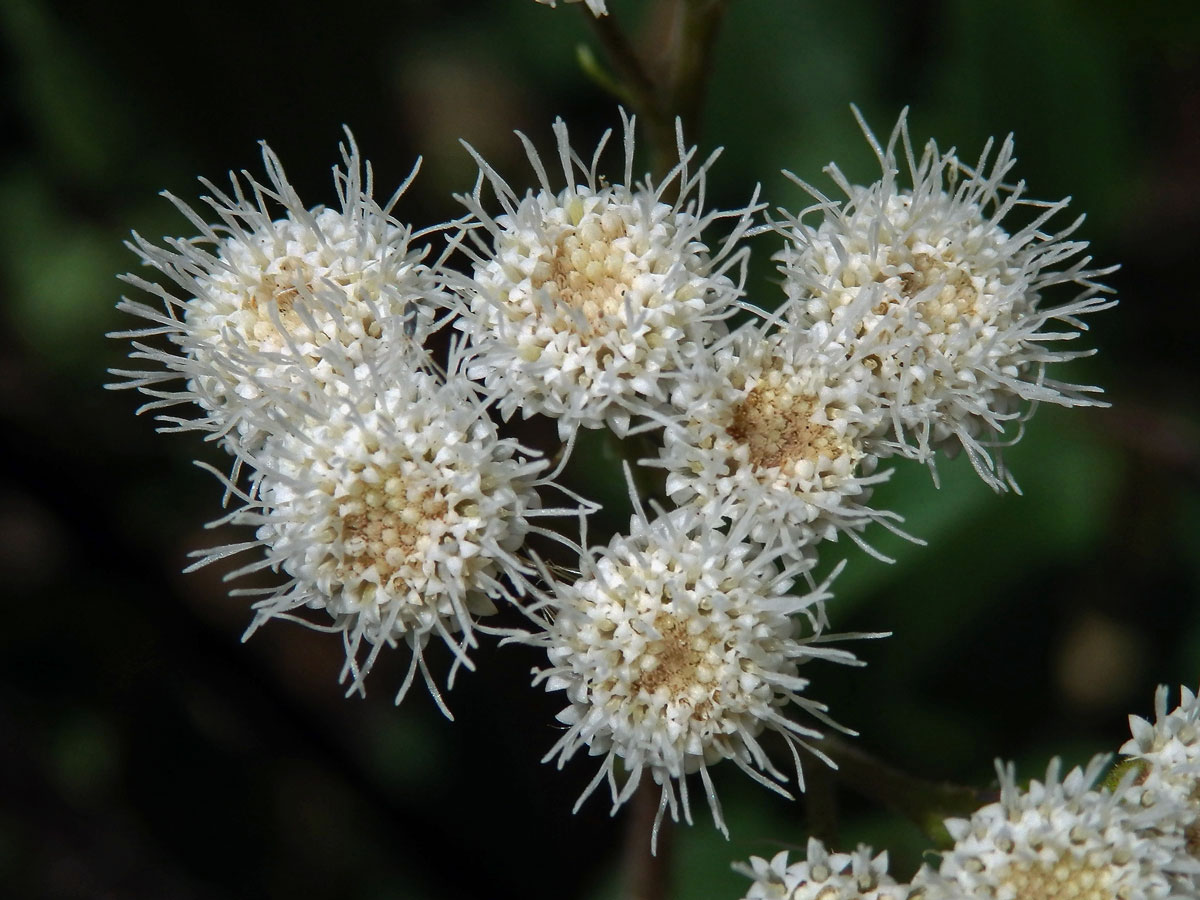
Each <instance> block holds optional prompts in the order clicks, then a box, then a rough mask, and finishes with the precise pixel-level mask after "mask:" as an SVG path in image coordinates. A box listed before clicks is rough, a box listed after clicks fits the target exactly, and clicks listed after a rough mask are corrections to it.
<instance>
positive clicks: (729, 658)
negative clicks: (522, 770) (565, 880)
mask: <svg viewBox="0 0 1200 900" xmlns="http://www.w3.org/2000/svg"><path fill="white" fill-rule="evenodd" d="M812 562H813V561H812V559H811V558H810V559H808V560H804V561H801V562H793V564H792V565H791V566H790V567H789V568H788V569H786V570H781V569H780V568H779V567H778V566H777V564H776V562H775V558H774V557H773V556H770V555H764V554H762V553H759V552H757V551H756V549H755V548H754V546H753V545H752V544H749V543H747V542H746V541H744V540H743V535H742V534H739V533H736V532H734V533H733V534H731V535H726V534H722V533H720V532H717V531H715V530H713V529H712V528H711V527H708V525H707V523H704V522H702V521H701V520H700V519H699V518H698V517H696V516H695V515H694V514H693V513H691V512H689V511H687V510H679V511H676V512H675V513H674V514H671V515H661V516H659V517H658V518H656V519H655V520H654V521H653V522H647V521H646V520H645V518H644V516H643V515H642V514H641V513H639V515H638V516H637V517H635V518H634V519H633V521H632V522H631V528H630V533H629V535H628V536H624V535H617V536H616V537H614V538H613V539H612V541H611V543H610V544H609V545H608V546H607V547H601V548H596V549H593V550H590V551H588V552H587V553H585V554H584V557H583V560H582V562H581V566H582V571H581V574H580V575H579V577H578V578H576V579H575V580H574V581H573V582H572V583H566V582H562V581H558V580H556V579H553V578H551V579H550V581H551V588H552V595H551V596H549V597H547V613H548V615H549V621H548V622H547V623H546V624H545V630H544V631H543V632H542V633H540V634H537V635H535V636H533V637H531V638H529V641H530V642H532V643H535V644H538V645H540V646H543V647H544V648H545V650H546V652H547V655H548V656H549V660H550V665H549V666H548V667H547V668H545V669H542V670H541V671H539V672H538V673H537V676H536V678H535V683H538V682H541V683H544V684H545V686H546V688H547V689H548V690H561V691H564V692H565V693H566V698H567V700H568V702H569V705H568V706H567V707H566V708H565V709H564V710H563V711H562V712H561V713H560V714H559V716H558V719H559V721H560V722H562V723H563V724H564V725H566V726H567V731H566V732H565V733H564V734H563V735H562V737H561V738H560V739H559V740H558V742H557V743H556V744H555V745H554V747H553V748H552V749H551V750H550V752H549V753H548V754H547V756H546V759H547V760H549V759H552V758H555V757H557V759H558V764H559V766H560V767H561V766H562V765H564V764H565V763H566V762H567V761H568V760H569V759H571V757H572V756H574V755H575V754H576V753H577V752H578V751H579V750H581V749H584V748H586V749H587V751H588V753H589V755H593V756H602V757H603V758H604V759H603V763H602V764H601V767H600V769H599V771H598V772H597V774H596V777H595V778H594V779H593V780H592V782H591V784H590V785H589V786H588V787H587V789H586V790H585V791H584V793H583V796H581V797H580V800H579V802H580V803H582V802H583V800H584V799H585V798H586V797H587V796H588V795H589V794H591V792H592V791H593V790H594V789H595V788H596V787H597V786H598V785H599V784H600V782H601V781H602V780H603V779H605V778H607V780H608V784H609V787H610V790H611V793H612V801H613V809H614V811H615V810H616V808H617V807H619V806H620V805H621V804H622V803H624V802H625V800H627V799H628V798H629V797H630V796H631V795H632V793H633V791H634V790H635V789H636V787H637V785H638V783H639V782H640V780H641V778H642V776H643V774H649V775H650V776H651V777H652V778H653V780H654V782H655V783H657V784H659V785H661V786H662V799H661V802H660V806H659V817H660V818H661V816H662V815H663V812H664V811H665V810H666V809H667V808H669V809H670V812H671V815H672V818H677V817H678V805H677V804H678V803H679V801H681V805H682V809H683V814H684V818H686V819H687V820H688V821H690V820H691V812H690V806H689V800H688V789H687V781H686V776H687V775H689V774H691V773H694V772H697V771H698V772H699V773H700V776H701V780H702V782H703V785H704V788H705V792H706V794H707V797H708V801H709V805H710V807H711V809H712V813H713V817H714V819H715V821H716V822H717V824H718V827H720V828H721V829H722V830H724V823H723V820H722V818H721V813H720V807H719V805H718V803H717V798H716V794H715V792H714V790H713V785H712V781H711V778H710V776H709V773H708V767H709V766H711V765H713V764H714V763H717V762H719V761H721V760H723V759H731V760H733V761H734V763H735V764H736V765H737V766H738V767H739V768H741V769H742V770H743V771H745V772H746V773H748V774H749V775H750V776H751V777H752V778H754V780H756V781H758V782H759V783H761V784H763V785H766V786H767V787H769V788H771V789H772V790H775V791H777V792H779V793H783V794H785V796H786V792H785V791H784V790H783V788H782V787H780V785H779V783H780V782H784V781H786V780H787V777H786V776H785V775H784V773H782V772H781V771H779V770H778V769H777V768H776V767H775V765H774V764H773V763H772V762H771V760H770V759H769V758H768V756H767V755H766V753H765V752H764V750H763V748H762V746H761V745H760V744H759V740H758V738H759V736H760V735H761V734H762V732H763V731H764V730H767V729H769V730H773V731H776V732H778V733H779V734H781V735H782V736H783V738H784V739H785V741H786V742H787V743H788V744H789V746H791V747H792V749H793V754H794V759H795V762H796V774H797V778H798V779H799V778H800V768H799V756H798V755H795V749H796V745H800V746H805V747H809V744H808V743H807V741H808V740H809V739H811V738H816V737H819V736H820V732H819V731H817V730H816V729H815V728H814V727H813V726H812V725H810V724H805V723H801V722H797V721H794V720H793V719H791V718H789V717H788V715H787V712H788V709H789V707H791V706H796V707H798V708H800V709H801V710H803V711H805V712H807V713H809V714H810V715H812V716H814V717H816V719H817V720H819V721H823V722H826V723H828V722H829V720H828V719H827V717H826V716H825V707H824V705H823V704H821V703H819V702H818V701H816V700H814V699H812V698H810V697H808V696H806V695H805V693H804V691H805V688H806V687H807V685H808V682H807V680H806V679H804V678H802V677H801V676H800V674H799V668H800V666H801V665H803V664H804V663H806V662H809V661H811V660H813V659H829V660H832V661H835V662H841V663H850V664H855V663H856V662H857V660H856V659H855V657H854V656H853V655H852V654H850V653H849V652H847V651H845V650H841V649H836V648H831V647H828V646H826V644H825V642H826V641H828V640H831V639H832V638H831V636H829V635H827V634H825V633H824V627H825V616H824V609H823V602H824V600H826V599H827V598H828V596H829V595H828V593H827V592H826V590H825V588H824V586H822V587H819V588H816V589H814V590H813V591H810V592H809V593H807V594H803V595H793V594H790V593H788V591H789V589H790V588H791V586H792V583H793V578H794V577H795V576H796V575H797V574H799V573H801V572H806V571H808V569H809V568H811V566H812ZM810 749H812V748H811V747H810ZM815 752H817V753H818V755H820V753H819V751H815ZM618 760H620V761H621V763H622V764H623V767H624V769H625V771H627V772H628V773H629V777H628V780H627V781H626V783H625V785H624V787H623V788H620V789H619V788H618V786H617V781H616V775H615V766H616V763H617V761H618ZM676 782H677V783H678V789H679V794H680V796H679V801H677V798H676V791H675V783H676ZM800 785H801V787H803V781H802V779H801V781H800ZM656 830H657V829H656Z"/></svg>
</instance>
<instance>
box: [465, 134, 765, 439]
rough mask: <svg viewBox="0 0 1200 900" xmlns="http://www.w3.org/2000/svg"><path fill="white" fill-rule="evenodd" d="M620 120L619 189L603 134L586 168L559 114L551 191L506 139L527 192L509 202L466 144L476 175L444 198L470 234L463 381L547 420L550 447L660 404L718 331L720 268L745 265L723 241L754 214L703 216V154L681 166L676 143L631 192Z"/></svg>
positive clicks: (730, 302)
mask: <svg viewBox="0 0 1200 900" xmlns="http://www.w3.org/2000/svg"><path fill="white" fill-rule="evenodd" d="M622 120H623V123H624V150H625V159H624V165H623V171H622V173H621V174H622V177H623V180H622V182H621V183H619V184H613V183H609V181H608V180H607V179H606V178H605V177H603V176H602V175H601V174H600V172H599V165H600V156H601V153H602V152H603V149H604V146H605V144H606V143H607V141H608V138H609V135H610V132H606V133H605V135H604V137H603V138H602V139H601V141H600V145H599V147H597V149H596V152H595V154H594V155H593V157H592V160H591V163H590V165H589V164H586V163H584V161H583V160H582V159H580V157H579V156H578V155H577V154H576V153H575V152H574V151H573V150H572V149H571V145H570V140H569V136H568V134H567V128H566V125H564V124H563V122H562V121H561V120H559V121H556V122H555V124H554V134H555V138H556V140H557V144H558V161H559V163H560V165H561V167H562V174H563V178H564V180H565V182H566V187H565V188H563V189H555V188H554V187H553V186H552V185H551V183H550V178H549V176H548V175H547V172H546V168H545V167H544V165H543V163H542V160H541V158H540V157H539V156H538V154H537V152H536V151H535V150H534V149H533V145H532V144H531V143H530V142H529V140H528V139H527V138H525V136H524V135H520V134H519V133H518V134H519V136H520V138H521V140H522V142H523V143H524V144H525V148H526V151H527V153H528V156H529V161H530V163H531V164H532V166H533V169H534V170H535V171H536V173H537V177H538V183H539V185H540V187H539V189H538V190H537V191H536V192H526V193H525V194H524V196H521V195H520V194H519V193H518V192H517V191H514V190H513V188H511V187H510V186H509V185H508V183H507V182H505V181H504V179H502V178H501V177H500V175H499V174H498V173H497V172H496V171H495V170H494V169H492V168H491V166H489V165H488V164H487V163H486V162H484V160H483V159H481V158H480V157H479V156H478V154H476V153H475V152H474V151H473V150H471V153H472V155H473V156H474V157H475V159H476V161H477V162H478V164H479V166H480V169H481V175H480V179H479V182H478V184H477V185H476V188H475V191H474V193H473V194H471V195H469V196H462V197H459V198H458V199H459V200H460V201H461V202H462V203H463V204H464V205H465V206H466V207H467V208H468V209H469V210H470V212H471V214H472V216H473V217H474V219H475V220H476V223H475V225H476V226H477V227H472V228H469V230H468V231H467V233H466V235H465V238H469V239H470V242H469V243H468V242H467V241H466V240H465V239H464V241H463V249H464V250H465V251H466V252H467V253H468V254H469V255H470V256H471V258H472V261H473V270H474V275H473V278H471V279H470V280H467V281H466V282H464V283H462V284H460V285H459V287H458V290H459V292H460V293H461V294H463V297H464V305H465V306H466V310H465V311H464V313H463V315H462V316H460V317H459V318H458V319H456V320H455V327H456V328H459V329H461V330H462V331H463V332H464V333H465V334H466V335H468V336H469V337H470V339H471V341H472V342H473V345H474V353H475V357H476V358H475V360H474V362H473V363H471V365H470V366H469V367H468V370H467V373H468V375H470V376H471V377H472V378H476V379H479V380H481V381H482V382H483V384H484V385H485V386H486V388H487V390H488V392H489V394H490V395H491V396H493V397H495V398H496V403H497V407H498V409H499V410H500V412H501V414H502V415H503V416H504V417H505V418H506V419H507V418H508V417H510V416H511V415H512V414H513V413H514V412H515V411H516V410H517V409H518V408H519V409H520V410H521V412H522V415H524V416H529V415H532V414H534V413H542V414H545V415H548V416H552V417H554V418H556V419H558V420H559V421H558V427H559V433H560V435H561V436H562V437H563V438H564V439H566V438H567V437H568V436H570V435H573V434H574V433H575V431H576V429H577V428H579V427H581V426H582V427H584V428H601V427H605V426H606V425H607V426H609V427H611V428H613V429H614V430H615V431H617V432H618V434H624V433H625V431H626V430H627V428H628V426H629V419H630V416H631V415H632V414H637V413H639V412H642V411H644V410H646V409H647V408H649V409H655V408H658V407H661V406H663V405H664V404H665V402H666V398H667V396H668V393H669V390H670V387H671V386H672V385H673V383H674V381H675V380H676V379H677V378H678V377H679V373H680V372H681V371H682V370H684V369H685V368H686V367H687V364H688V362H689V360H691V359H693V358H694V357H695V356H696V355H697V354H698V353H699V352H701V350H702V349H703V347H704V346H705V345H706V344H707V343H709V342H711V341H712V340H714V339H715V338H716V337H718V336H720V335H722V334H724V333H725V328H724V320H725V319H727V318H728V317H729V316H730V315H732V314H733V313H734V312H735V311H736V306H735V305H734V304H735V301H736V300H737V298H738V296H739V293H740V288H739V286H738V285H737V284H735V283H734V282H733V281H732V280H731V279H730V278H729V276H728V274H727V272H728V271H729V270H730V269H731V268H733V267H735V266H737V265H739V264H740V263H742V262H743V261H744V259H745V255H746V252H747V251H745V250H744V249H743V250H736V249H735V247H736V244H737V241H738V240H739V239H740V238H741V236H742V235H743V234H744V233H745V231H746V229H747V228H748V227H749V225H750V221H751V217H752V216H753V214H754V212H755V211H756V210H757V207H754V206H753V205H752V206H751V207H750V208H747V209H744V210H737V211H734V212H707V213H706V212H704V211H703V209H702V208H701V207H702V202H703V199H704V184H705V177H706V173H707V171H708V168H709V166H710V165H711V164H712V162H713V161H714V159H715V158H716V154H713V156H712V157H710V158H709V159H708V160H707V161H706V162H705V163H704V164H703V165H701V166H700V168H699V169H698V170H696V171H694V172H693V171H692V169H691V162H692V159H693V157H694V155H695V152H696V151H695V148H693V149H691V150H685V149H684V147H683V140H682V135H680V137H679V154H680V163H679V165H678V166H676V167H675V169H673V170H672V172H671V173H670V174H669V175H668V176H667V177H666V178H665V179H663V181H662V182H661V183H660V184H658V185H657V186H656V185H654V184H652V183H650V181H649V179H648V178H647V180H646V181H645V182H644V183H642V184H637V185H635V184H633V153H634V146H633V144H634V136H633V135H634V132H633V128H634V122H633V120H632V119H629V118H627V117H625V115H624V113H622ZM468 149H470V148H469V147H468ZM485 178H486V181H487V182H488V183H490V184H491V186H492V189H493V190H494V192H495V194H496V197H497V199H498V200H499V203H500V206H501V208H502V209H503V213H502V214H501V215H498V216H496V217H494V218H493V217H492V215H491V214H490V213H488V212H487V211H486V209H485V206H484V201H483V198H482V186H483V183H484V180H485ZM729 216H731V217H733V218H734V219H735V225H734V227H733V231H732V234H731V235H730V236H729V237H727V238H726V240H725V241H724V242H723V244H722V245H721V246H720V248H719V249H718V250H717V252H716V253H715V254H710V251H709V247H708V245H707V244H706V243H705V240H704V237H703V233H704V231H705V229H706V228H708V226H709V225H711V224H712V223H713V222H714V221H715V220H717V219H720V218H724V217H729ZM481 233H482V235H485V236H486V238H487V240H485V239H484V237H481Z"/></svg>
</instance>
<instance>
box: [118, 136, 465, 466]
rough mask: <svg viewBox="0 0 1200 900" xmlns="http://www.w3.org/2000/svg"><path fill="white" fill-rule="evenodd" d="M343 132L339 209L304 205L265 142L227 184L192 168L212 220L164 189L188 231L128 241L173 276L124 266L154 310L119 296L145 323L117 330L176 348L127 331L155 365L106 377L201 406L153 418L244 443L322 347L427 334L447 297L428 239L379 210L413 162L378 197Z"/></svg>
mask: <svg viewBox="0 0 1200 900" xmlns="http://www.w3.org/2000/svg"><path fill="white" fill-rule="evenodd" d="M347 139H348V146H346V145H343V146H342V148H341V150H342V162H343V166H344V168H335V169H334V184H335V187H336V188H337V194H338V200H339V208H337V209H331V208H326V207H319V206H318V207H315V208H313V209H309V208H307V207H306V206H305V205H304V204H303V203H302V202H301V200H300V197H299V196H298V195H297V193H296V191H295V189H294V188H293V187H292V186H291V184H290V183H289V182H288V180H287V176H286V175H285V174H284V171H283V167H282V166H281V164H280V162H279V159H278V158H277V157H276V156H275V154H274V153H273V152H272V151H271V150H270V148H269V147H267V146H266V144H263V148H262V153H263V163H264V165H265V167H266V171H267V181H268V183H267V184H262V183H260V182H258V181H256V180H255V179H254V178H253V177H252V176H251V175H250V174H249V173H245V172H243V173H242V175H243V178H244V179H245V184H244V185H243V184H242V182H241V180H239V179H238V177H237V176H233V177H232V190H231V193H228V194H227V193H225V192H223V191H221V190H219V189H218V188H216V187H215V186H214V185H213V184H211V183H210V182H208V181H205V180H203V179H202V183H203V184H204V185H205V186H206V187H207V188H208V189H209V190H210V191H211V192H212V196H209V197H205V198H204V202H205V203H206V204H207V205H208V206H209V207H211V210H210V212H211V213H213V214H215V216H216V218H217V219H218V224H215V225H210V224H208V223H207V222H206V221H205V219H206V216H205V215H202V214H201V213H200V212H197V211H195V210H193V209H192V208H191V207H189V206H188V205H187V204H185V203H184V202H183V201H181V200H178V199H177V198H175V197H171V196H170V195H167V196H168V197H169V199H170V200H171V201H172V202H173V203H175V205H176V206H177V207H178V208H179V209H180V211H181V212H183V214H184V215H185V216H187V218H188V219H189V220H190V221H191V222H192V224H193V225H194V226H195V227H196V228H197V229H198V230H199V232H200V235H199V236H198V237H195V238H191V239H167V240H166V241H165V246H158V245H155V244H153V243H151V242H150V241H148V240H146V239H145V238H143V237H141V236H140V235H137V234H135V235H134V237H133V243H131V244H130V245H129V246H130V248H131V249H132V250H133V251H134V252H136V253H137V254H138V256H140V257H141V259H142V262H143V263H145V264H146V265H148V266H150V267H151V268H153V269H155V270H157V271H158V272H159V273H161V274H162V275H165V276H166V277H167V279H168V280H169V281H171V282H173V283H174V287H175V292H172V290H169V289H168V288H167V287H164V286H162V285H160V284H157V283H154V282H151V281H148V280H146V279H144V278H142V277H140V276H138V275H132V274H130V275H126V276H125V277H124V280H125V281H127V282H128V283H130V284H132V285H134V286H135V287H138V288H140V289H141V290H143V291H145V292H147V293H149V294H152V295H154V296H156V297H157V298H158V299H159V300H160V301H161V303H162V305H163V311H161V312H160V311H159V310H157V309H155V308H153V307H151V306H148V305H146V304H143V303H139V302H135V301H132V300H123V301H122V302H121V303H120V304H119V308H120V309H122V310H124V311H125V312H129V313H132V314H134V315H137V316H140V317H142V318H145V319H149V320H150V321H151V322H153V323H154V325H153V327H150V328H146V329H143V330H139V331H134V332H125V333H122V334H121V335H116V336H132V337H134V338H135V339H140V338H144V337H147V336H152V335H166V336H167V338H168V339H169V340H170V342H171V343H172V344H174V345H175V348H176V349H175V350H172V351H167V350H163V349H161V348H155V347H151V346H148V345H145V344H142V343H138V342H135V344H134V347H135V353H134V354H133V355H134V357H135V358H140V359H145V360H149V361H151V362H154V363H156V364H158V365H160V366H161V367H162V369H161V370H158V371H154V372H125V371H122V372H117V373H115V374H121V375H125V376H127V377H128V378H130V379H131V380H130V381H129V382H127V383H125V384H123V385H118V386H121V387H137V388H138V389H140V390H142V391H143V392H144V393H147V394H149V395H150V396H151V397H154V398H156V399H155V400H154V401H153V402H151V403H149V404H147V405H146V406H145V407H143V409H158V408H162V407H165V406H170V405H174V404H178V403H184V402H188V401H194V402H195V403H197V404H198V405H199V406H200V408H201V409H202V410H203V416H202V417H201V418H200V419H190V420H189V419H184V418H177V417H166V418H164V421H166V422H168V423H169V425H170V426H171V427H173V428H175V429H179V430H183V429H199V430H204V431H208V432H211V433H213V434H216V435H219V436H229V437H230V439H231V441H232V445H231V449H233V450H235V451H238V450H246V451H254V450H255V449H257V448H258V447H260V446H261V444H262V441H263V440H264V439H265V437H266V433H267V432H265V431H263V430H262V429H261V428H260V427H258V426H260V425H261V424H262V423H263V422H264V421H265V419H266V418H268V417H269V411H270V408H271V407H272V405H273V404H274V403H275V402H276V401H277V400H278V399H279V398H281V397H284V396H286V395H287V394H289V393H290V392H292V391H293V390H295V389H296V387H297V385H298V384H300V383H301V382H304V383H308V384H313V383H315V384H317V385H318V387H319V386H321V385H322V384H324V383H326V382H330V381H336V379H337V375H336V374H335V373H333V372H331V371H330V363H329V359H328V357H329V355H330V353H332V354H333V355H335V356H336V357H338V358H340V359H344V360H348V361H349V362H350V363H351V365H355V364H360V363H362V362H363V360H364V359H366V358H368V357H371V356H379V355H381V354H383V353H385V352H391V351H394V350H398V349H401V348H403V347H404V346H405V345H407V344H411V343H419V342H420V341H421V340H423V339H424V337H425V336H426V335H427V334H428V332H429V331H430V329H431V328H432V327H433V325H434V322H435V318H436V312H435V311H436V309H437V308H438V307H439V306H443V305H446V303H447V300H446V298H445V296H444V294H443V292H442V290H441V288H440V287H439V284H438V279H437V278H436V277H435V273H434V272H433V271H432V270H431V269H430V268H429V267H428V266H426V265H425V264H423V263H422V261H421V260H422V258H423V257H424V256H425V253H426V249H425V248H414V247H412V246H411V241H412V239H413V234H412V230H411V229H410V228H409V227H407V226H404V225H401V224H400V223H399V222H397V221H396V220H395V219H394V218H393V217H392V214H391V210H392V207H393V206H394V205H395V203H396V201H397V200H398V199H399V197H400V194H401V193H402V192H403V190H404V189H405V188H406V187H407V185H408V183H409V182H410V181H411V179H412V176H410V177H409V181H406V182H405V184H404V185H402V186H401V188H400V190H398V191H397V192H396V193H395V194H394V195H393V196H392V198H391V199H390V200H389V201H388V202H387V203H386V204H384V205H382V206H381V205H380V204H379V203H378V202H377V201H376V200H375V199H374V198H373V196H372V191H373V178H372V173H371V168H370V165H369V164H364V163H363V161H362V159H361V157H360V156H359V153H358V148H357V146H356V145H355V143H354V141H353V138H352V137H351V136H350V134H349V132H348V131H347ZM364 172H365V174H364ZM415 174H416V169H415V168H414V170H413V175H415ZM280 212H282V216H280V215H279V213H280ZM310 375H311V376H312V377H310ZM178 379H183V380H185V381H186V387H185V388H183V389H182V390H167V389H165V388H164V385H166V384H168V383H169V382H171V381H173V380H178ZM314 379H315V381H314ZM251 422H256V423H257V424H251Z"/></svg>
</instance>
